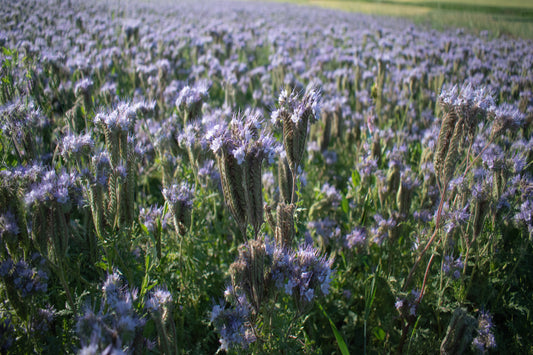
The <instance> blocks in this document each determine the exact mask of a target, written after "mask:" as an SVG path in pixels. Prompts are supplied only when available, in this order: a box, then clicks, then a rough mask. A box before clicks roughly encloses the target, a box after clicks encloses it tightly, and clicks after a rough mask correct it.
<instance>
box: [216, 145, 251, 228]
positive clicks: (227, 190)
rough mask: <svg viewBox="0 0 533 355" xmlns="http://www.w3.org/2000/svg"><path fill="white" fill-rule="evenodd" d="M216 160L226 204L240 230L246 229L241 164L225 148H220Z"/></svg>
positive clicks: (244, 194) (244, 195)
mask: <svg viewBox="0 0 533 355" xmlns="http://www.w3.org/2000/svg"><path fill="white" fill-rule="evenodd" d="M217 160H218V166H219V170H220V179H221V182H222V190H223V192H224V199H225V200H226V204H227V206H228V207H229V209H230V212H231V214H232V215H233V218H235V220H236V221H237V224H238V225H239V228H240V229H241V231H246V224H247V215H248V214H247V212H246V192H245V190H244V187H243V186H244V185H243V175H244V173H243V166H242V165H239V163H238V162H237V159H235V157H234V156H233V155H232V154H231V153H229V152H227V150H226V149H221V151H220V154H219V156H218V157H217ZM243 237H245V235H243Z"/></svg>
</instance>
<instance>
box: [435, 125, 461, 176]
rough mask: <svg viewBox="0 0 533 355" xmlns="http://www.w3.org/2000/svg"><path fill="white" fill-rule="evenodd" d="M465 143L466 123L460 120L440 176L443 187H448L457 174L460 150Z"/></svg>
mask: <svg viewBox="0 0 533 355" xmlns="http://www.w3.org/2000/svg"><path fill="white" fill-rule="evenodd" d="M463 141H464V121H463V119H462V118H460V119H459V120H458V121H457V123H456V124H455V128H454V130H453V134H452V138H451V140H450V144H449V146H448V152H447V153H446V159H445V160H444V167H443V170H442V172H441V174H440V179H441V186H446V185H447V184H448V183H449V182H450V179H451V178H452V177H453V174H454V172H455V168H456V164H457V161H458V160H459V149H460V146H461V143H462V142H463Z"/></svg>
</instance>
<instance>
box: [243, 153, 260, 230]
mask: <svg viewBox="0 0 533 355" xmlns="http://www.w3.org/2000/svg"><path fill="white" fill-rule="evenodd" d="M245 160H246V163H245V164H244V167H243V174H244V177H243V180H244V181H245V190H246V195H245V197H246V210H247V211H248V221H249V223H250V224H251V225H252V227H253V228H254V232H255V235H256V236H257V234H258V233H259V230H260V229H261V226H262V225H263V183H262V179H261V177H262V174H261V164H262V162H263V158H262V156H261V154H260V152H259V154H253V153H251V154H247V155H246V158H245Z"/></svg>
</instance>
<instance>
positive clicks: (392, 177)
mask: <svg viewBox="0 0 533 355" xmlns="http://www.w3.org/2000/svg"><path fill="white" fill-rule="evenodd" d="M400 179H401V173H400V165H399V164H397V163H395V164H392V166H391V167H390V168H389V172H388V173H387V194H389V195H390V194H393V195H392V196H393V198H394V195H395V194H396V193H397V192H398V188H399V186H400Z"/></svg>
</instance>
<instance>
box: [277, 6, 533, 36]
mask: <svg viewBox="0 0 533 355" xmlns="http://www.w3.org/2000/svg"><path fill="white" fill-rule="evenodd" d="M270 1H280V2H292V3H297V4H300V5H310V6H320V7H324V8H332V9H338V10H343V11H351V12H360V13H365V14H372V15H386V16H399V17H406V18H409V19H411V20H413V21H414V22H415V23H416V24H420V25H428V26H431V27H433V28H435V29H438V30H443V29H447V28H463V29H465V30H467V31H468V32H473V33H479V32H480V31H489V33H490V35H491V36H493V37H500V36H510V37H516V38H525V39H533V1H528V0H509V1H505V2H503V1H501V0H468V1H467V2H460V1H459V0H439V1H431V0H381V1H372V0H270Z"/></svg>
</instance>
